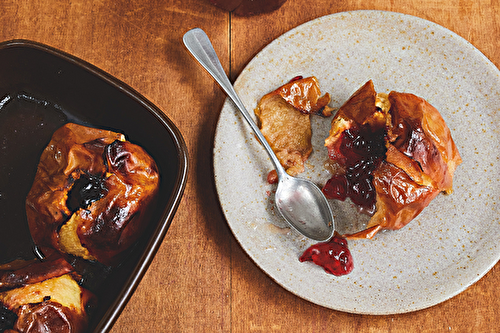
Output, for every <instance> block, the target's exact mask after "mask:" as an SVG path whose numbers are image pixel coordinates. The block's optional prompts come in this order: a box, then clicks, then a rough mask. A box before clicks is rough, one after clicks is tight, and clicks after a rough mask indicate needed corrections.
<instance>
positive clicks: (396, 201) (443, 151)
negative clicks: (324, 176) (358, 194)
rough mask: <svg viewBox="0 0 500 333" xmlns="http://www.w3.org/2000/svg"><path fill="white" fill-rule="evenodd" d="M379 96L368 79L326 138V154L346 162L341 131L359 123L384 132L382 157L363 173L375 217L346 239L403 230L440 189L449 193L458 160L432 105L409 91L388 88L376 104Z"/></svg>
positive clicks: (448, 132) (334, 120)
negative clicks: (370, 187)
mask: <svg viewBox="0 0 500 333" xmlns="http://www.w3.org/2000/svg"><path fill="white" fill-rule="evenodd" d="M378 98H379V95H378V94H377V93H376V92H375V88H374V85H373V82H372V81H371V80H370V81H368V82H367V83H366V84H365V85H363V86H362V87H361V88H360V89H359V90H358V91H357V92H356V93H354V94H353V95H352V97H351V98H350V99H349V100H348V101H347V102H346V103H345V104H344V105H343V106H342V107H341V108H340V109H339V112H338V113H337V114H336V115H335V117H334V119H333V120H332V127H331V129H330V133H329V136H328V138H327V139H326V140H325V146H326V147H327V148H328V152H329V157H330V158H331V159H332V160H334V161H335V162H337V163H339V164H340V165H343V166H345V164H346V163H348V161H347V158H346V156H345V153H342V151H341V147H342V138H343V133H345V132H346V131H348V130H350V129H351V128H354V129H357V128H362V127H363V126H370V127H372V128H379V129H382V130H383V132H384V133H385V134H383V135H382V136H381V139H384V140H385V145H386V148H387V151H386V153H385V157H384V159H383V161H382V162H381V163H380V164H379V165H378V167H377V168H376V169H375V170H373V171H371V172H370V175H367V177H368V176H369V177H372V179H373V180H372V182H373V187H374V191H375V194H376V205H375V212H374V215H373V216H372V217H371V219H370V221H369V223H368V226H367V229H366V230H363V231H360V232H358V233H355V234H352V235H345V236H346V237H348V238H372V237H373V236H374V235H375V234H376V233H377V232H378V231H380V230H382V229H400V228H402V227H403V226H405V225H406V224H408V223H409V222H410V221H411V220H412V219H414V218H415V217H416V216H417V215H418V214H420V212H421V211H422V210H423V209H424V208H425V207H426V206H427V205H429V203H430V202H431V201H432V200H433V199H434V198H435V197H436V196H437V195H438V194H439V193H440V192H444V193H450V192H451V191H452V183H453V174H454V172H455V169H456V167H457V166H458V165H459V164H460V163H461V162H462V159H461V157H460V154H459V152H458V149H457V148H456V146H455V143H454V142H453V139H452V137H451V133H450V130H449V129H448V127H447V126H446V123H445V122H444V120H443V118H442V117H441V115H440V114H439V112H438V111H437V110H436V109H435V108H434V107H433V106H432V105H430V104H429V103H428V102H426V101H425V100H424V99H422V98H420V97H417V96H415V95H413V94H407V93H398V92H390V93H389V95H388V96H387V98H385V97H384V98H383V99H384V101H383V103H381V104H380V105H382V108H381V107H379V106H378V105H377V103H379V102H378ZM338 177H339V175H333V177H332V179H337V178H338ZM327 185H331V184H329V183H327ZM325 190H328V188H325V189H324V191H325ZM336 192H338V193H341V192H342V191H340V190H339V191H336ZM347 192H349V191H348V190H346V193H347ZM357 204H358V205H359V203H357Z"/></svg>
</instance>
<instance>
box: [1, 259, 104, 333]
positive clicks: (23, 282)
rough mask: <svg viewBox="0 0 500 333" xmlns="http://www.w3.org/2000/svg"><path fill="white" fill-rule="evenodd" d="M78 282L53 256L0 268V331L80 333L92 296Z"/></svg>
mask: <svg viewBox="0 0 500 333" xmlns="http://www.w3.org/2000/svg"><path fill="white" fill-rule="evenodd" d="M79 279H80V276H79V275H78V274H76V273H75V272H74V270H73V267H72V266H71V265H70V264H69V263H67V262H66V261H65V260H64V259H63V258H61V257H58V256H57V255H55V256H54V255H51V256H49V257H48V258H47V259H46V260H45V261H43V262H40V261H27V262H25V263H24V265H20V266H19V265H18V267H16V268H15V269H0V317H1V320H0V331H1V332H9V333H10V332H12V333H14V332H16V333H17V332H18V333H35V332H36V333H38V332H61V333H66V332H67V333H79V332H84V331H85V329H86V327H87V323H88V313H87V311H88V309H89V308H91V307H92V306H93V302H94V301H95V297H94V295H93V294H92V293H91V292H89V291H88V290H86V289H84V288H83V287H81V286H80V285H79V283H78V280H79Z"/></svg>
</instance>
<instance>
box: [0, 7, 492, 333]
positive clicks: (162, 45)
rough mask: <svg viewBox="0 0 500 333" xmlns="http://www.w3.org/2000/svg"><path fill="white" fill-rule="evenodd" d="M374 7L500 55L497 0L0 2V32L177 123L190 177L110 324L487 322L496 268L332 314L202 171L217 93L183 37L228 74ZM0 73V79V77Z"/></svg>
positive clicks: (186, 328)
mask: <svg viewBox="0 0 500 333" xmlns="http://www.w3.org/2000/svg"><path fill="white" fill-rule="evenodd" d="M358 9H380V10H389V11H396V12H401V13H405V14H410V15H414V16H418V17H421V18H424V19H427V20H430V21H433V22H435V23H438V24H440V25H442V26H444V27H446V28H448V29H450V30H452V31H454V32H456V33H457V34H458V35H460V36H462V37H464V38H465V39H467V40H468V41H470V42H471V43H472V44H473V45H474V46H475V47H477V48H478V49H479V50H480V51H482V52H483V53H484V54H485V55H486V56H487V57H488V58H489V59H490V60H491V61H492V62H493V63H494V64H495V65H496V66H499V65H500V42H499V40H500V23H499V22H500V3H499V2H498V1H484V0H418V1H417V0H391V1H386V0H372V1H363V2H362V1H356V0H344V1H332V0H288V2H287V3H286V4H285V5H284V6H283V7H281V8H280V9H279V10H278V11H275V12H273V13H270V14H264V15H260V16H254V17H237V16H234V15H230V14H229V13H227V12H225V11H223V10H221V9H218V8H216V7H213V6H212V5H210V3H209V1H208V0H182V1H181V0H163V1H160V0H147V1H146V0H135V1H129V0H113V1H110V0H57V1H55V0H54V1H47V0H31V1H29V0H2V1H1V3H0V24H1V28H0V41H4V40H9V39H14V38H26V39H31V40H34V41H38V42H42V43H45V44H48V45H50V46H53V47H56V48H58V49H61V50H63V51H66V52H69V53H71V54H73V55H75V56H77V57H80V58H82V59H84V60H86V61H88V62H90V63H92V64H94V65H96V66H97V67H99V68H101V69H103V70H105V71H107V72H109V73H110V74H112V75H114V76H116V77H117V78H119V79H121V80H123V81H124V82H126V83H127V84H129V85H130V86H132V87H134V88H135V89H136V90H138V91H139V92H140V93H142V94H143V95H145V96H146V97H147V98H149V99H150V100H151V101H152V102H153V103H155V104H156V105H157V106H158V107H159V108H160V109H162V110H163V111H164V112H165V113H166V114H167V115H168V116H169V117H170V118H171V119H172V120H173V121H174V123H175V124H176V125H177V126H178V127H179V129H180V130H181V132H182V133H183V135H184V138H185V140H186V143H187V146H188V148H189V158H190V162H191V168H190V171H189V181H188V184H187V187H186V191H185V194H184V197H183V199H182V202H181V204H180V207H179V209H178V211H177V214H176V216H175V219H174V221H173V224H172V226H171V228H170V230H169V232H168V234H167V237H166V238H165V240H164V242H163V244H162V246H161V248H160V250H159V252H158V254H157V255H156V257H155V259H154V261H153V262H152V264H151V266H150V268H149V270H148V272H147V274H146V275H145V277H144V279H143V280H142V282H141V284H140V285H139V287H138V289H137V290H136V292H135V294H134V295H133V297H132V298H131V300H130V302H129V303H128V305H127V306H126V308H125V310H124V311H123V313H122V315H121V317H120V318H119V319H118V321H117V322H116V324H115V326H114V328H113V332H410V331H415V332H497V331H498V330H499V328H498V327H499V326H500V316H498V315H497V310H498V308H499V307H500V288H497V286H498V285H499V284H500V268H499V266H498V265H497V266H495V267H494V268H493V269H492V270H491V271H490V272H489V273H488V274H487V275H486V276H485V277H484V278H482V279H481V280H480V281H479V282H477V283H476V284H474V285H473V286H472V287H470V288H468V289H467V290H466V291H465V292H463V293H461V294H460V295H458V296H456V297H454V298H452V299H451V300H448V301H446V302H444V303H442V304H439V305H436V306H434V307H431V308H429V309H426V310H422V311H418V312H414V313H408V314H403V315H390V316H368V315H355V314H349V313H342V312H337V311H332V310H329V309H325V308H322V307H320V306H317V305H314V304H311V303H309V302H307V301H305V300H303V299H301V298H298V297H296V296H294V295H293V294H291V293H289V292H287V291H285V290H284V289H283V288H282V287H280V286H279V285H277V284H276V283H274V282H273V281H272V280H271V279H270V278H269V277H268V276H267V275H266V274H265V273H264V272H262V271H261V270H260V269H259V268H258V267H257V266H256V265H255V264H254V263H253V262H252V261H251V260H250V259H249V258H248V257H247V255H246V254H245V252H244V251H243V250H242V249H241V247H240V246H239V245H238V243H237V241H236V240H235V238H234V237H233V235H232V234H231V231H230V230H229V228H228V226H227V223H226V221H225V219H224V216H223V214H222V212H221V209H220V207H219V203H218V199H217V195H216V191H215V186H214V181H213V176H212V165H211V162H212V145H213V136H214V128H215V125H216V123H217V119H218V115H219V112H220V110H221V107H222V104H223V101H224V99H225V95H224V94H223V93H222V92H221V90H220V89H219V88H218V87H217V86H216V84H215V83H214V82H213V81H212V80H211V79H210V78H209V77H208V75H206V74H204V73H203V71H201V70H200V68H199V66H198V65H197V64H196V63H195V62H194V61H193V60H192V59H191V57H190V56H189V55H188V53H187V52H186V51H185V49H184V47H183V46H182V45H181V38H182V35H183V34H184V33H185V32H186V31H187V30H189V29H191V28H194V27H201V28H203V29H204V30H205V31H206V32H207V34H208V35H209V36H210V37H211V39H212V41H213V44H214V46H215V49H216V51H217V53H218V54H219V56H220V58H221V62H222V64H223V66H224V68H225V69H226V70H227V72H228V73H229V74H230V77H231V78H232V79H233V80H234V79H235V78H236V77H237V76H238V74H239V73H240V72H241V71H242V69H243V68H244V66H245V64H246V63H247V62H248V61H249V60H250V59H251V58H252V57H253V56H254V55H255V54H257V53H258V52H259V50H261V49H262V48H263V47H264V46H265V45H267V44H268V43H270V42H271V41H272V40H273V39H275V38H276V37H278V36H280V35H281V34H283V33H284V32H286V31H288V30H290V29H292V28H294V27H296V26H297V25H299V24H302V23H304V22H307V21H309V20H311V19H315V18H317V17H320V16H323V15H327V14H332V13H336V12H341V11H350V10H358ZM0 79H1V78H0Z"/></svg>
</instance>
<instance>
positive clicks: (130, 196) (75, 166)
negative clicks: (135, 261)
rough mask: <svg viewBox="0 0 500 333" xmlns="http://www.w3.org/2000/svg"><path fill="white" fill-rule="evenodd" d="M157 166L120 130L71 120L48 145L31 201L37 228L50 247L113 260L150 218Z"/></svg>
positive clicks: (40, 241) (33, 230) (35, 233)
mask: <svg viewBox="0 0 500 333" xmlns="http://www.w3.org/2000/svg"><path fill="white" fill-rule="evenodd" d="M158 187H159V174H158V170H157V166H156V164H155V162H154V160H153V159H152V158H151V156H149V155H148V153H147V152H146V151H145V150H144V149H142V148H141V147H140V146H138V145H136V144H133V143H131V142H129V141H127V140H126V139H125V136H124V135H123V134H121V133H115V132H113V131H108V130H103V129H96V128H91V127H86V126H81V125H77V124H74V123H68V124H66V125H64V126H63V127H61V128H59V129H58V130H57V131H56V132H55V133H54V134H53V136H52V138H51V141H50V142H49V144H48V145H47V147H46V148H45V150H44V151H43V153H42V155H41V157H40V162H39V164H38V168H37V172H36V175H35V180H34V182H33V185H32V188H31V190H30V192H29V193H28V196H27V199H26V214H27V218H28V223H29V228H30V232H31V234H32V237H33V239H34V241H35V244H37V245H38V246H48V247H52V248H54V249H57V250H59V251H61V252H63V253H66V254H70V255H73V256H76V257H81V258H84V259H86V260H94V261H98V262H100V263H102V264H104V265H114V264H116V263H118V262H119V261H120V254H122V253H124V251H125V250H126V249H127V248H129V247H130V246H131V244H133V243H134V242H135V241H136V240H137V239H138V237H139V236H140V234H141V231H142V230H143V229H144V227H145V224H146V222H147V220H148V214H147V213H148V207H149V205H151V204H152V202H153V201H154V198H155V196H156V194H157V192H158Z"/></svg>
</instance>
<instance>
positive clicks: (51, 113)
mask: <svg viewBox="0 0 500 333" xmlns="http://www.w3.org/2000/svg"><path fill="white" fill-rule="evenodd" d="M67 122H76V123H80V124H84V125H90V126H93V127H99V128H105V129H111V130H115V131H118V132H122V133H125V134H126V136H127V139H128V140H129V141H131V142H134V143H137V144H139V145H141V146H142V147H143V148H145V149H146V150H147V151H148V153H149V154H150V155H151V156H152V157H153V158H154V159H155V161H156V163H157V166H158V169H159V172H160V177H161V180H160V191H159V196H158V203H157V205H156V206H155V207H153V208H152V209H153V210H154V211H153V217H152V220H151V221H150V222H149V224H148V228H147V230H146V231H145V232H144V234H143V235H142V236H141V238H140V239H139V241H138V242H137V243H136V244H135V245H134V247H133V249H132V250H131V253H130V255H129V257H128V258H127V259H126V261H125V262H124V263H123V264H121V265H120V266H119V267H117V268H115V269H113V270H112V271H111V272H110V273H109V274H108V275H106V277H105V279H104V280H103V281H99V283H96V286H98V287H97V289H96V290H92V291H93V292H94V293H95V294H96V296H97V298H98V306H97V308H96V309H95V311H94V312H93V314H92V317H91V322H90V326H89V332H106V331H109V330H110V328H111V327H112V326H113V324H114V322H115V321H116V319H117V318H118V316H119V315H120V313H121V311H122V310H123V308H124V307H125V304H126V303H127V302H128V300H129V298H130V297H131V295H132V293H133V292H134V290H135V289H136V287H137V285H138V284H139V282H140V281H141V279H142V277H143V275H144V274H145V272H146V270H147V268H148V266H149V265H150V263H151V261H152V259H153V257H154V255H155V254H156V252H157V250H158V248H159V246H160V244H161V242H162V240H163V239H164V237H165V235H166V233H167V230H168V228H169V226H170V224H171V222H172V219H173V217H174V214H175V212H176V210H177V207H178V205H179V202H180V199H181V197H182V194H183V192H184V188H185V185H186V178H187V169H188V159H187V149H186V145H185V142H184V139H183V138H182V135H181V133H180V132H179V130H178V129H177V128H176V126H175V125H174V124H173V122H172V121H171V120H170V119H169V118H168V117H167V116H165V114H164V113H163V112H162V111H161V110H159V109H158V108H157V107H155V106H154V105H153V104H152V103H151V102H149V101H148V100H147V99H145V98H144V97H143V96H141V95H140V94H139V93H137V92H136V91H134V90H133V89H132V88H130V87H129V86H128V85H126V84H125V83H123V82H121V81H119V80H117V79H116V78H114V77H112V76H111V75H109V74H107V73H105V72H103V71H101V70H99V69H98V68H96V67H95V66H93V65H91V64H89V63H87V62H85V61H83V60H80V59H78V58H76V57H73V56H71V55H69V54H66V53H64V52H61V51H58V50H56V49H54V48H51V47H48V46H46V45H42V44H39V43H35V42H31V41H26V40H13V41H7V42H3V43H0V264H3V263H6V262H8V261H10V260H13V259H30V258H32V257H33V252H32V244H31V242H30V237H29V231H28V227H27V221H26V215H25V208H24V204H25V198H26V195H27V193H28V191H29V190H30V188H31V185H32V182H33V179H34V175H35V172H36V167H37V164H38V160H39V158H40V154H41V152H42V150H43V149H44V147H45V146H46V145H47V143H48V142H49V141H50V138H51V136H52V134H53V132H54V131H55V130H56V129H57V128H59V127H60V126H62V125H63V124H64V123H67ZM95 278H96V279H98V278H99V277H95Z"/></svg>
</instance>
